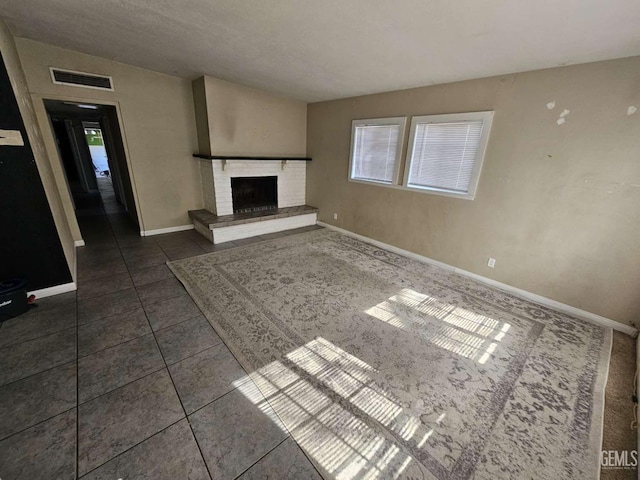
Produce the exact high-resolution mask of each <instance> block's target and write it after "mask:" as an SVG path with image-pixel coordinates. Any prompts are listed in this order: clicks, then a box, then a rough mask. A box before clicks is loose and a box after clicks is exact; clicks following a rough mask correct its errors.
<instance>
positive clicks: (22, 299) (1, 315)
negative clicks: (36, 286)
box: [0, 278, 29, 322]
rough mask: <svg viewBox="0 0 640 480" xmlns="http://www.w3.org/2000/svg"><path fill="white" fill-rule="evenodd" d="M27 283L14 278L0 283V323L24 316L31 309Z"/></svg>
mask: <svg viewBox="0 0 640 480" xmlns="http://www.w3.org/2000/svg"><path fill="white" fill-rule="evenodd" d="M26 287H27V282H26V280H22V279H20V278H12V279H10V280H3V281H2V282H0V322H4V321H5V320H8V319H10V318H13V317H17V316H18V315H22V314H23V313H24V312H26V311H27V309H28V308H29V302H28V300H27V288H26Z"/></svg>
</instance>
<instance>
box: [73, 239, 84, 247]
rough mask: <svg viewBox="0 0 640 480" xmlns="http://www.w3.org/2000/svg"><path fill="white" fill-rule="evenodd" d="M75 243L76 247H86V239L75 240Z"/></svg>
mask: <svg viewBox="0 0 640 480" xmlns="http://www.w3.org/2000/svg"><path fill="white" fill-rule="evenodd" d="M73 245H74V246H76V247H84V245H85V243H84V240H74V242H73Z"/></svg>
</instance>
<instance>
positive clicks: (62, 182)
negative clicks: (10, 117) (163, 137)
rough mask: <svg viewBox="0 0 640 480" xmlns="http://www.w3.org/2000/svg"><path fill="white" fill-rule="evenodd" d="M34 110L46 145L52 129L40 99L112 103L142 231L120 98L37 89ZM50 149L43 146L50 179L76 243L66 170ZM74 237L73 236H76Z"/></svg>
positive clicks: (79, 235) (77, 231)
mask: <svg viewBox="0 0 640 480" xmlns="http://www.w3.org/2000/svg"><path fill="white" fill-rule="evenodd" d="M31 96H32V100H33V105H34V110H35V113H36V118H37V119H38V121H41V119H46V124H47V128H44V126H43V125H41V130H42V135H43V136H45V137H46V138H45V139H44V140H45V147H46V146H47V145H53V146H55V145H56V140H55V134H54V132H53V126H52V125H51V121H50V120H49V115H48V112H47V109H46V108H45V104H44V101H45V100H58V101H63V102H64V101H66V102H74V103H93V104H96V105H107V106H112V107H115V109H116V117H117V119H118V128H119V129H120V137H121V138H122V147H123V150H124V157H125V162H126V165H127V171H128V173H129V180H130V182H131V190H132V192H133V201H134V204H135V208H136V217H137V219H138V224H139V226H140V231H144V230H145V227H144V220H143V218H142V208H141V205H140V197H139V195H138V187H137V183H136V178H135V174H134V172H133V168H132V166H131V154H130V151H129V144H128V142H127V135H126V131H125V128H124V120H123V117H122V109H121V108H120V102H118V101H109V100H104V99H100V98H90V97H76V96H72V95H56V94H46V95H43V94H41V93H33V94H32V95H31ZM49 150H51V149H47V152H46V153H47V154H48V156H49V158H50V163H51V166H52V169H53V173H54V181H55V183H56V185H57V187H58V191H59V193H60V195H61V196H62V197H64V198H65V200H66V201H65V202H63V205H62V207H63V210H64V212H65V215H66V217H67V221H68V222H69V225H70V226H71V227H72V230H73V231H74V241H75V242H76V245H82V244H84V240H83V239H82V233H81V232H80V226H79V225H78V219H77V218H76V213H75V209H74V208H73V199H72V197H71V192H70V190H69V185H68V182H67V178H66V174H65V172H64V166H63V165H62V159H61V158H60V155H59V153H58V149H57V148H54V149H52V150H53V151H49ZM76 237H77V238H76Z"/></svg>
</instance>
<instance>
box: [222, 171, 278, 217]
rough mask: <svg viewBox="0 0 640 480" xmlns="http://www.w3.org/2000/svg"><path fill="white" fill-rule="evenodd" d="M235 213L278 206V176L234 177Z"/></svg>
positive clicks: (232, 180) (232, 181)
mask: <svg viewBox="0 0 640 480" xmlns="http://www.w3.org/2000/svg"><path fill="white" fill-rule="evenodd" d="M231 196H232V198H233V213H244V212H257V211H260V210H271V209H274V208H278V177H277V176H272V177H232V178H231Z"/></svg>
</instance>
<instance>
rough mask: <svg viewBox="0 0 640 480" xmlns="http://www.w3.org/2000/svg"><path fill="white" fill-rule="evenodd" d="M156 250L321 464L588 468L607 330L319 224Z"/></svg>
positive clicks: (500, 474)
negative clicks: (229, 242)
mask: <svg viewBox="0 0 640 480" xmlns="http://www.w3.org/2000/svg"><path fill="white" fill-rule="evenodd" d="M169 265H170V267H171V269H172V271H173V272H174V273H175V274H176V276H177V277H178V278H179V279H180V281H182V283H183V284H184V285H185V286H186V288H187V290H188V291H189V293H190V295H191V296H192V297H193V299H194V300H195V301H196V302H197V304H198V305H199V307H200V308H201V309H202V311H203V312H204V313H205V315H206V316H207V318H208V320H209V322H211V324H212V325H213V327H214V328H215V329H216V331H217V332H218V334H220V336H221V337H222V338H223V339H224V341H225V343H226V344H227V345H228V346H229V348H230V349H231V350H232V352H233V353H234V354H235V355H236V357H237V358H238V359H239V361H240V362H241V363H242V364H243V366H244V367H245V368H246V370H247V371H248V372H251V373H250V375H251V377H252V379H253V380H254V382H255V383H256V384H257V385H258V387H259V388H260V390H261V392H262V393H263V394H264V396H265V397H266V399H267V400H268V402H269V403H270V404H271V406H272V407H273V408H274V410H275V412H276V413H277V414H278V416H279V417H280V418H281V419H282V421H283V422H284V424H285V425H286V427H287V428H288V429H289V431H290V432H291V434H292V435H293V437H294V438H295V440H296V441H297V442H298V444H299V445H300V446H301V447H302V448H303V450H304V451H305V452H306V454H307V455H308V457H309V458H310V459H311V460H312V461H313V462H314V464H315V466H316V467H317V468H318V470H319V471H320V472H321V473H322V475H323V476H324V477H325V478H327V479H329V478H337V479H360V480H365V479H370V480H374V479H396V478H402V479H438V480H445V479H471V478H473V479H502V478H514V479H525V478H526V479H529V478H536V479H538V478H540V479H560V478H562V479H573V478H575V479H595V478H598V475H599V451H600V445H601V435H602V416H603V399H604V386H605V383H606V375H607V370H608V363H609V355H610V350H611V341H612V332H611V331H610V330H608V329H603V328H601V327H599V326H596V325H593V324H590V323H588V322H586V321H584V320H580V319H577V318H574V317H571V316H569V315H565V314H562V313H558V312H556V311H553V310H550V309H548V308H545V307H541V306H539V305H537V304H534V303H531V302H529V301H526V300H522V299H520V298H517V297H515V296H512V295H509V294H507V293H504V292H502V291H500V290H497V289H494V288H491V287H489V286H487V285H484V284H482V283H478V282H475V281H473V280H470V279H468V278H466V277H462V276H459V275H456V274H453V273H450V272H447V271H445V270H442V269H440V268H438V267H435V266H432V265H427V264H424V263H420V262H418V261H415V260H412V259H409V258H406V257H403V256H400V255H397V254H395V253H391V252H388V251H386V250H382V249H380V248H377V247H375V246H372V245H369V244H367V243H363V242H361V241H358V240H355V239H353V238H351V237H347V236H344V235H341V234H339V233H336V232H333V231H329V230H325V229H322V230H316V231H313V232H308V233H304V234H299V235H293V236H288V237H284V238H280V239H276V240H272V241H267V242H262V243H258V244H252V245H248V246H245V247H240V248H234V249H229V250H224V251H221V252H218V253H212V254H208V255H201V256H198V257H193V258H189V259H185V260H180V261H176V262H172V263H170V264H169Z"/></svg>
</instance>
